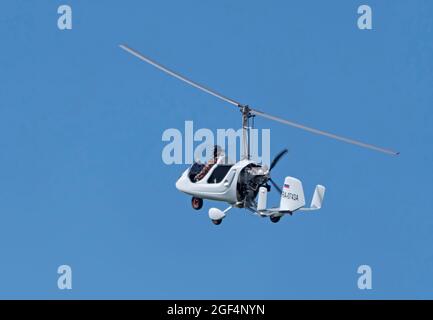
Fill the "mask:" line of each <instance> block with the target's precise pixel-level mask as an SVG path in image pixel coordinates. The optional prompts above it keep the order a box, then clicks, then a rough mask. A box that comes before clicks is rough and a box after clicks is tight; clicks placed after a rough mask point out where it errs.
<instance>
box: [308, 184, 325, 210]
mask: <svg viewBox="0 0 433 320" xmlns="http://www.w3.org/2000/svg"><path fill="white" fill-rule="evenodd" d="M325 190H326V189H325V187H324V186H322V185H320V184H318V185H317V186H316V189H315V190H314V195H313V199H312V200H311V208H312V209H320V208H321V207H322V202H323V198H324V197H325Z"/></svg>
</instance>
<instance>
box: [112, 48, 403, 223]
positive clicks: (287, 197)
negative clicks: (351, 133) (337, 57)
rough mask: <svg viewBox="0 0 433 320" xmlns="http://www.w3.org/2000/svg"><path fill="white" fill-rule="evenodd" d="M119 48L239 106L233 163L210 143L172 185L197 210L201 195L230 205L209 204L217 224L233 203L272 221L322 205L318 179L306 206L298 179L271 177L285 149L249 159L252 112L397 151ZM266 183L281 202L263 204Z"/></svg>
mask: <svg viewBox="0 0 433 320" xmlns="http://www.w3.org/2000/svg"><path fill="white" fill-rule="evenodd" d="M120 48H122V49H123V50H125V51H126V52H128V53H130V54H132V55H133V56H135V57H137V58H138V59H140V60H142V61H144V62H147V63H148V64H150V65H152V66H154V67H156V68H157V69H159V70H161V71H163V72H165V73H167V74H169V75H170V76H172V77H174V78H177V79H179V80H181V81H183V82H185V83H187V84H189V85H191V86H193V87H195V88H197V89H199V90H201V91H203V92H206V93H208V94H210V95H212V96H214V97H216V98H218V99H221V100H223V101H224V102H226V103H228V104H231V105H233V106H234V107H236V108H237V109H238V110H239V111H240V113H241V117H242V153H243V154H242V157H241V160H240V161H238V162H236V163H234V164H233V163H229V161H227V157H226V156H225V154H224V151H223V150H221V149H220V148H219V147H218V146H215V147H214V149H213V155H212V156H211V159H209V161H208V162H207V163H200V162H195V163H194V164H193V165H192V166H190V167H189V168H188V169H186V170H185V171H184V172H183V173H182V175H181V176H180V178H179V179H178V180H177V182H176V188H177V189H178V190H179V191H181V192H183V193H186V194H188V195H190V196H191V205H192V207H193V208H194V209H195V210H200V209H201V208H202V207H203V200H204V199H206V200H214V201H220V202H225V203H227V204H228V205H229V206H228V207H227V208H226V209H224V210H221V209H218V208H211V209H209V218H210V219H211V220H212V222H213V223H214V224H215V225H219V224H220V223H221V222H222V220H223V219H224V218H225V217H226V216H227V213H228V212H229V210H231V209H232V208H244V209H247V210H248V211H249V212H251V213H252V214H254V215H257V216H259V217H269V218H270V220H271V221H272V222H274V223H276V222H278V221H280V219H281V217H283V216H284V215H292V214H293V213H294V212H296V211H313V210H318V209H320V208H321V207H322V203H323V198H324V196H325V187H324V186H322V185H320V184H319V185H317V186H316V188H315V190H314V193H313V197H312V200H311V203H310V206H308V207H306V202H305V197H304V189H303V186H302V182H301V181H300V180H299V179H297V178H294V177H291V176H286V177H285V179H284V183H283V185H282V186H281V187H280V186H279V185H278V184H277V183H275V181H274V180H273V179H272V178H271V171H272V169H273V168H274V167H275V165H276V164H277V163H278V162H279V161H280V159H281V158H282V157H283V156H284V155H285V154H286V153H287V149H285V150H283V151H281V152H280V153H278V154H277V155H276V156H275V158H274V159H273V160H272V162H271V163H270V165H269V167H267V166H266V165H265V164H261V163H256V162H254V161H253V160H251V155H250V132H251V129H252V128H253V126H254V121H253V119H254V117H255V116H259V117H263V118H266V119H269V120H272V121H276V122H279V123H282V124H285V125H288V126H291V127H295V128H298V129H302V130H305V131H308V132H311V133H315V134H318V135H322V136H326V137H329V138H332V139H336V140H339V141H343V142H346V143H349V144H353V145H357V146H360V147H363V148H367V149H371V150H374V151H378V152H382V153H385V154H389V155H398V154H399V152H396V151H393V150H390V149H386V148H382V147H378V146H375V145H372V144H368V143H364V142H361V141H358V140H353V139H350V138H346V137H343V136H339V135H336V134H333V133H330V132H326V131H323V130H318V129H315V128H312V127H307V126H305V125H302V124H299V123H296V122H293V121H289V120H285V119H282V118H280V117H276V116H273V115H270V114H268V113H265V112H263V111H260V110H258V109H256V108H251V107H250V106H249V105H246V104H243V103H240V102H238V101H236V100H233V99H231V98H228V97H226V96H224V95H222V94H220V93H218V92H216V91H214V90H212V89H209V88H208V87H205V86H203V85H201V84H199V83H197V82H195V81H192V80H190V79H188V78H187V77H185V76H183V75H181V74H179V73H177V72H175V71H173V70H170V69H169V68H167V67H165V66H163V65H161V64H159V63H157V62H155V61H154V60H152V59H150V58H148V57H146V56H144V55H142V54H141V53H139V52H138V51H136V50H134V49H131V48H130V47H128V46H126V45H120ZM271 185H272V186H273V187H274V188H275V189H276V190H277V191H278V192H279V194H280V203H279V206H278V207H270V208H268V206H267V195H268V192H270V190H271Z"/></svg>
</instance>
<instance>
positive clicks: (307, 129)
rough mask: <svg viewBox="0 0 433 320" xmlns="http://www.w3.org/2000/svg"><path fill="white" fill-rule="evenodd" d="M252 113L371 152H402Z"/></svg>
mask: <svg viewBox="0 0 433 320" xmlns="http://www.w3.org/2000/svg"><path fill="white" fill-rule="evenodd" d="M250 112H251V113H252V114H255V115H258V116H262V117H263V118H267V119H270V120H274V121H277V122H280V123H283V124H286V125H289V126H292V127H295V128H298V129H302V130H305V131H309V132H312V133H315V134H318V135H322V136H326V137H329V138H332V139H336V140H340V141H343V142H346V143H350V144H354V145H357V146H360V147H364V148H368V149H371V150H375V151H379V152H383V153H387V154H391V155H394V156H396V155H399V154H400V152H396V151H393V150H390V149H385V148H382V147H377V146H374V145H372V144H368V143H364V142H361V141H357V140H353V139H349V138H345V137H342V136H338V135H336V134H333V133H330V132H326V131H322V130H318V129H314V128H310V127H307V126H304V125H302V124H299V123H296V122H292V121H288V120H285V119H281V118H278V117H275V116H272V115H270V114H267V113H264V112H262V111H258V110H254V109H251V110H250Z"/></svg>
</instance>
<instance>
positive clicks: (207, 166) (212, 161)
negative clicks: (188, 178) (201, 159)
mask: <svg viewBox="0 0 433 320" xmlns="http://www.w3.org/2000/svg"><path fill="white" fill-rule="evenodd" d="M220 154H221V147H220V146H217V145H216V146H214V149H213V157H212V158H210V159H209V160H208V162H207V163H206V164H205V165H204V167H203V169H201V171H200V172H199V173H197V175H196V176H195V178H194V181H195V182H197V181H200V180H201V179H203V178H204V177H205V176H206V174H207V173H208V172H209V170H210V169H211V168H212V167H213V166H214V165H215V164H216V163H217V162H218V158H219V156H220Z"/></svg>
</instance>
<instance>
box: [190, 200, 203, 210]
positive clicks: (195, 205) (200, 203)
mask: <svg viewBox="0 0 433 320" xmlns="http://www.w3.org/2000/svg"><path fill="white" fill-rule="evenodd" d="M191 205H192V207H193V208H194V209H195V210H200V209H201V208H202V207H203V199H200V198H196V197H192V199H191Z"/></svg>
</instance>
